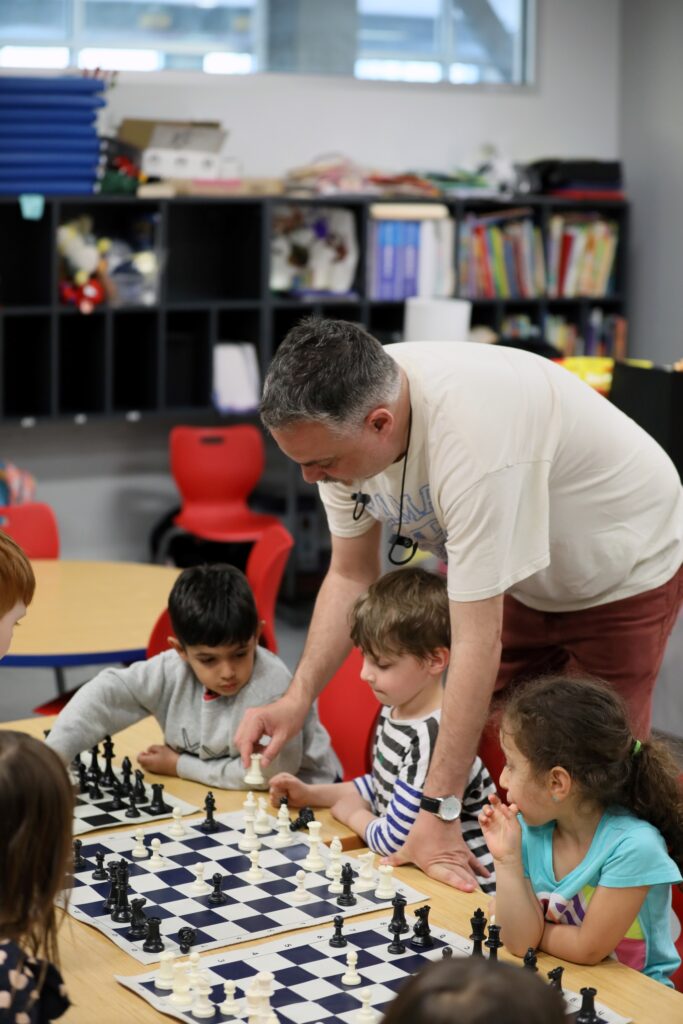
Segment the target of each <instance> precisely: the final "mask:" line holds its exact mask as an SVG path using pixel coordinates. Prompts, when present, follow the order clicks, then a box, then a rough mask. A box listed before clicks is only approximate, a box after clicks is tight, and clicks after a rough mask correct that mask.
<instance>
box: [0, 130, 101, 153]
mask: <svg viewBox="0 0 683 1024" xmlns="http://www.w3.org/2000/svg"><path fill="white" fill-rule="evenodd" d="M105 149H106V147H105ZM101 151H102V144H101V142H100V140H99V139H98V138H97V135H93V136H92V137H91V138H83V139H79V137H78V136H77V135H76V136H74V137H71V136H67V137H66V138H60V137H58V136H56V137H55V138H42V137H40V136H35V135H29V136H25V137H23V138H17V136H16V135H14V134H6V133H5V132H4V131H3V130H2V128H0V160H1V159H2V154H3V153H22V152H23V153H26V152H28V153H74V154H75V153H80V154H81V155H82V156H85V157H90V158H91V159H92V160H93V161H94V160H97V158H98V157H99V155H100V153H101Z"/></svg>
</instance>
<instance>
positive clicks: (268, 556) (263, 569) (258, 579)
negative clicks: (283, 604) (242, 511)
mask: <svg viewBox="0 0 683 1024" xmlns="http://www.w3.org/2000/svg"><path fill="white" fill-rule="evenodd" d="M293 547H294V538H293V537H292V535H291V533H290V532H289V530H286V529H285V528H284V526H281V525H279V524H276V525H275V526H269V527H268V529H267V530H264V532H263V533H262V534H261V536H260V537H259V539H258V540H257V541H256V543H255V544H254V546H253V547H252V549H251V551H250V552H249V557H248V559H247V567H246V570H245V575H246V577H247V579H248V580H249V586H250V587H251V589H252V591H253V593H254V600H255V601H256V607H257V609H258V613H259V617H260V618H261V619H263V621H264V627H263V635H262V637H261V639H262V641H263V644H264V646H265V647H267V648H268V650H269V651H272V652H273V654H277V640H276V639H275V602H276V600H277V595H278V593H279V590H280V584H281V583H282V577H283V575H284V571H285V566H286V565H287V559H288V558H289V553H290V551H291V550H292V548H293Z"/></svg>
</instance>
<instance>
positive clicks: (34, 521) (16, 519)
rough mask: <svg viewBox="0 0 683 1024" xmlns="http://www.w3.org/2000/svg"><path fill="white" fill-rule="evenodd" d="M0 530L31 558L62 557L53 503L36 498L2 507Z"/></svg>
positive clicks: (0, 508)
mask: <svg viewBox="0 0 683 1024" xmlns="http://www.w3.org/2000/svg"><path fill="white" fill-rule="evenodd" d="M0 530H2V531H3V532H4V533H6V534H7V535H8V537H11V538H12V540H15V541H16V542H17V544H18V545H19V546H20V547H21V548H23V550H24V551H25V552H26V554H27V555H28V557H29V558H59V527H58V526H57V520H56V518H55V514H54V512H53V511H52V509H51V508H50V506H49V505H44V504H42V502H39V501H33V502H27V503H26V504H25V505H2V506H0Z"/></svg>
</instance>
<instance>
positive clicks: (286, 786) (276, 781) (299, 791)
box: [269, 772, 311, 807]
mask: <svg viewBox="0 0 683 1024" xmlns="http://www.w3.org/2000/svg"><path fill="white" fill-rule="evenodd" d="M269 788H270V802H271V804H272V805H273V807H279V806H280V800H281V798H282V797H283V796H286V797H287V803H288V804H290V806H292V807H305V806H306V804H307V803H308V800H309V796H308V793H309V790H310V789H311V787H310V786H308V785H307V784H306V783H305V782H301V780H300V779H297V777H296V775H290V774H289V772H280V773H279V774H278V775H273V777H272V779H271V780H270V783H269Z"/></svg>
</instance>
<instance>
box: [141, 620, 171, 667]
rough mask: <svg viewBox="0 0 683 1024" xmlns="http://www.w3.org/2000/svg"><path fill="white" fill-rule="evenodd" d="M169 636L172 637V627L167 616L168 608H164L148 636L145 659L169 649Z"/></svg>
mask: <svg viewBox="0 0 683 1024" xmlns="http://www.w3.org/2000/svg"><path fill="white" fill-rule="evenodd" d="M169 636H173V626H172V625H171V616H170V615H169V614H168V608H164V610H163V612H162V613H161V615H160V616H159V618H158V619H157V621H156V622H155V623H154V627H153V629H152V632H151V633H150V635H149V640H148V641H147V653H146V655H145V657H147V658H153V657H154V655H155V654H161V653H162V651H168V650H169V649H170V647H171V645H170V644H169V642H168V638H169Z"/></svg>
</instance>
